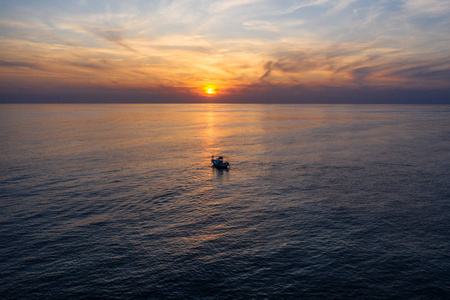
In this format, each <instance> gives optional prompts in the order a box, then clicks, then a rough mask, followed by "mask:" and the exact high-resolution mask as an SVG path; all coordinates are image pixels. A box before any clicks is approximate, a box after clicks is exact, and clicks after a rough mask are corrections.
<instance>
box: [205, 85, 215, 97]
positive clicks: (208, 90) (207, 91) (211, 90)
mask: <svg viewBox="0 0 450 300" xmlns="http://www.w3.org/2000/svg"><path fill="white" fill-rule="evenodd" d="M204 91H205V94H206V95H208V96H213V95H215V94H216V93H217V92H216V88H215V87H212V86H207V87H206V88H205V90H204Z"/></svg>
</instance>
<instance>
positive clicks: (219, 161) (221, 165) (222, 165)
mask: <svg viewBox="0 0 450 300" xmlns="http://www.w3.org/2000/svg"><path fill="white" fill-rule="evenodd" d="M211 162H212V164H213V167H216V168H218V169H228V168H229V167H230V163H229V162H228V161H226V160H224V159H223V156H218V157H215V156H214V155H213V156H211Z"/></svg>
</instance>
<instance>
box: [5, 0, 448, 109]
mask: <svg viewBox="0 0 450 300" xmlns="http://www.w3.org/2000/svg"><path fill="white" fill-rule="evenodd" d="M449 28H450V0H440V1H439V0H392V1H386V0H371V1H368V0H365V1H358V0H283V1H275V0H227V1H225V0H195V1H194V0H172V1H169V0H159V1H158V0H155V1H138V0H127V1H116V0H108V1H103V0H91V1H88V0H72V1H57V0H53V1H50V0H40V1H36V0H14V1H9V0H8V1H7V0H0V102H12V103H15V102H57V103H60V102H61V103H64V102H79V103H86V102H113V103H115V102H125V103H127V102H139V103H141V102H149V103H152V102H158V103H161V102H162V103H165V102H230V103H443V104H450V30H449Z"/></svg>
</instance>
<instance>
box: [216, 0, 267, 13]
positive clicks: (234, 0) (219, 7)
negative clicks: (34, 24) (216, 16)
mask: <svg viewBox="0 0 450 300" xmlns="http://www.w3.org/2000/svg"><path fill="white" fill-rule="evenodd" d="M260 1H261V0H222V1H218V2H213V3H212V4H211V6H210V11H212V12H215V13H218V12H223V11H225V10H228V9H231V8H236V7H238V6H243V5H248V4H253V3H256V2H260Z"/></svg>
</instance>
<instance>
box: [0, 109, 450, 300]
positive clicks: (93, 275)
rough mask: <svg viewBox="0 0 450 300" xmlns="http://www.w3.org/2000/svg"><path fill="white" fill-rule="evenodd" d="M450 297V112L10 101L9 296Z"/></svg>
mask: <svg viewBox="0 0 450 300" xmlns="http://www.w3.org/2000/svg"><path fill="white" fill-rule="evenodd" d="M212 155H216V156H217V155H222V156H224V157H225V159H227V160H228V161H229V162H230V165H231V166H230V168H229V169H226V170H219V169H215V168H213V167H211V156H212ZM449 297H450V106H437V105H435V106H433V105H429V106H428V105H416V106H414V105H275V104H272V105H267V104H266V105H263V104H262V105H259V104H251V105H250V104H249V105H246V104H241V105H238V104H79V105H76V104H32V105H27V104H21V105H15V104H2V105H0V298H1V299H449Z"/></svg>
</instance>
